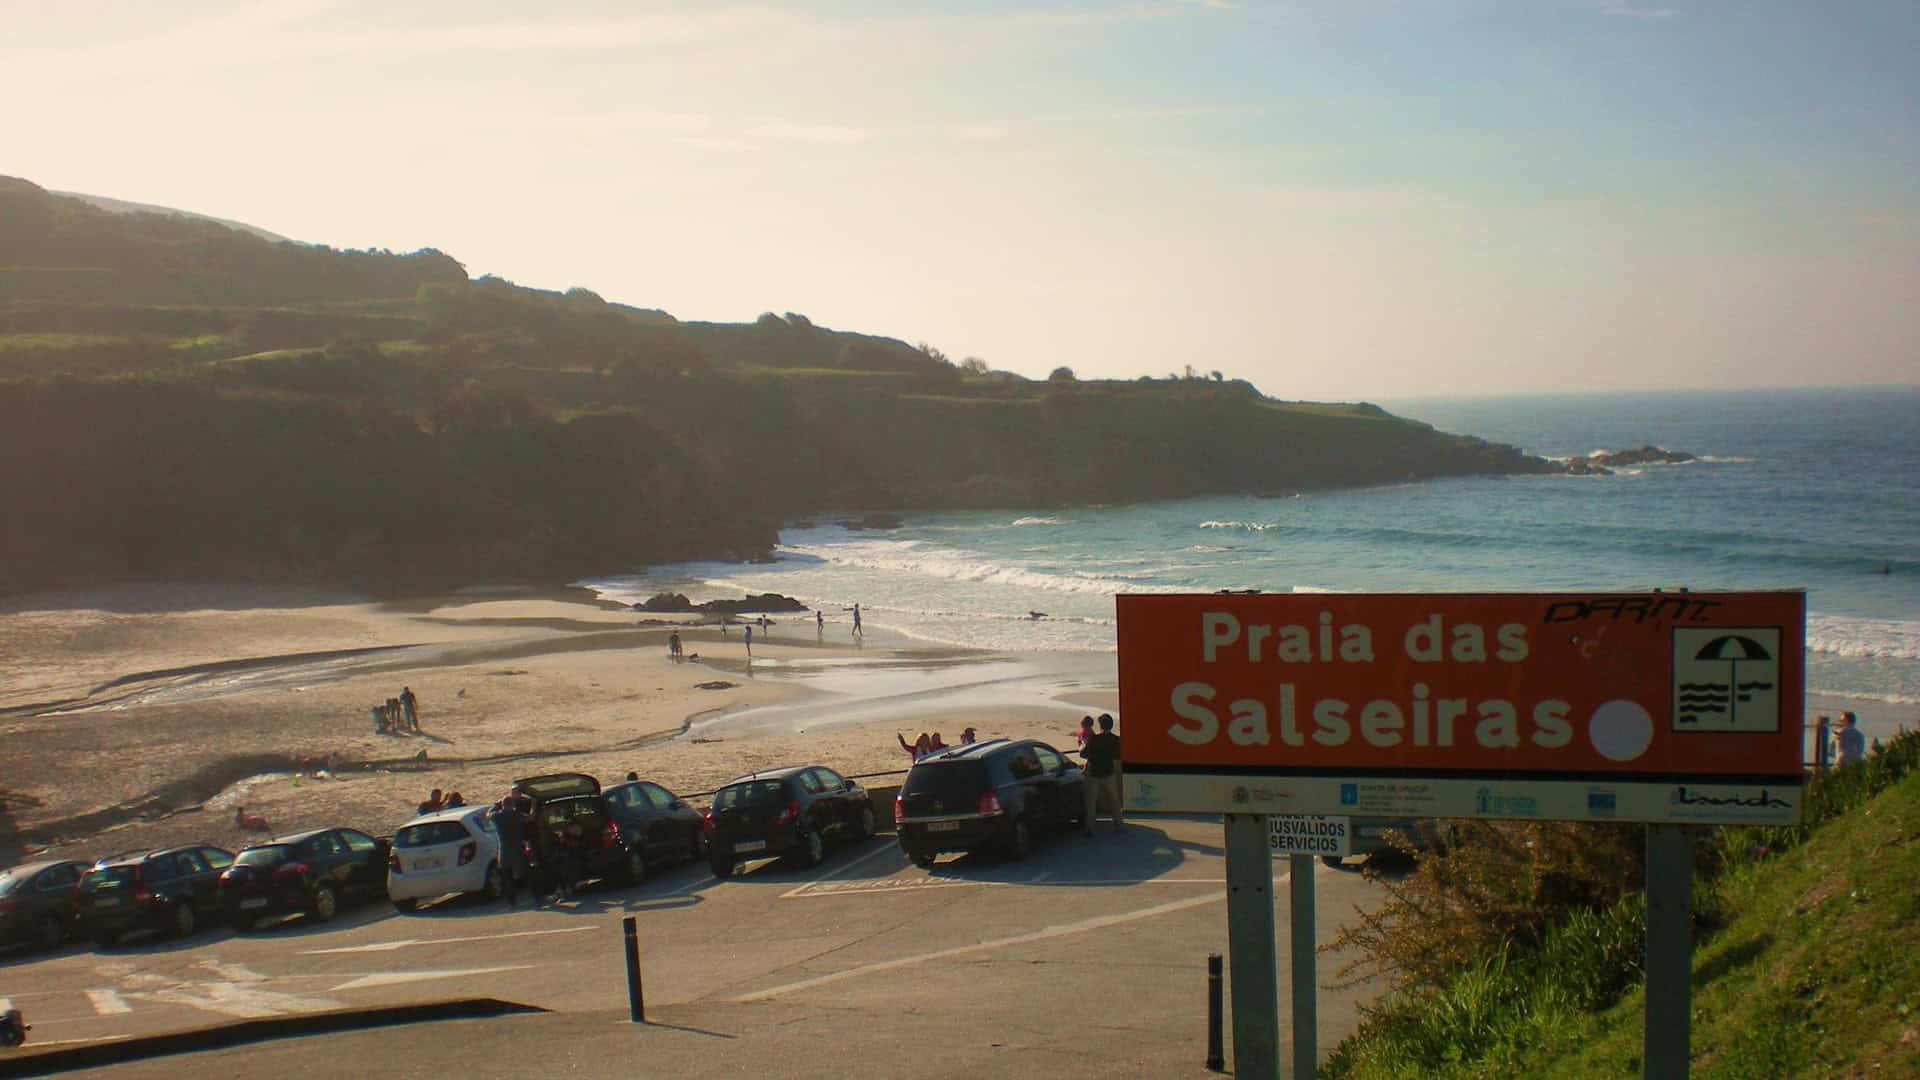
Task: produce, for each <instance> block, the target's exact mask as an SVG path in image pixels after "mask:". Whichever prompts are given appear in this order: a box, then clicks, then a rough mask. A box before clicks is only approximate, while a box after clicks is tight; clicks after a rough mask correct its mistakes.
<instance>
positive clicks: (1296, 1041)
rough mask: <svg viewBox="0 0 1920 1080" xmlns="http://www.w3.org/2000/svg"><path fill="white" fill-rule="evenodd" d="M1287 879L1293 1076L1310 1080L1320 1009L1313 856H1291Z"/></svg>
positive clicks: (1317, 1053) (1314, 1058) (1315, 1050)
mask: <svg viewBox="0 0 1920 1080" xmlns="http://www.w3.org/2000/svg"><path fill="white" fill-rule="evenodd" d="M1292 861H1293V870H1292V872H1291V873H1290V874H1288V875H1287V885H1288V890H1289V892H1290V893H1291V899H1292V901H1293V928H1292V932H1293V1075H1295V1076H1312V1075H1313V1074H1314V1067H1315V1065H1316V1064H1317V1062H1316V1059H1317V1058H1318V1057H1319V1047H1318V1046H1317V1045H1316V1044H1317V1042H1318V1040H1317V1039H1316V1038H1315V1034H1316V1033H1317V1032H1318V1031H1319V1027H1320V1020H1319V1009H1318V1008H1317V1006H1316V1003H1315V1001H1314V979H1313V946H1314V930H1313V856H1311V855H1295V856H1293V859H1292Z"/></svg>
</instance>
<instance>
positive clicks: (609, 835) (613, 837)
mask: <svg viewBox="0 0 1920 1080" xmlns="http://www.w3.org/2000/svg"><path fill="white" fill-rule="evenodd" d="M600 846H601V847H602V848H603V849H604V848H616V847H619V846H620V826H618V825H615V824H614V823H613V821H612V820H611V819H609V820H608V821H607V823H606V824H605V825H603V826H601V828H600ZM463 861H464V860H463Z"/></svg>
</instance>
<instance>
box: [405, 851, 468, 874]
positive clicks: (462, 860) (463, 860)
mask: <svg viewBox="0 0 1920 1080" xmlns="http://www.w3.org/2000/svg"><path fill="white" fill-rule="evenodd" d="M460 861H461V862H466V861H467V860H465V859H461V860H460ZM387 869H389V870H391V871H393V872H394V873H396V874H404V873H406V871H405V870H402V869H400V856H398V855H395V854H394V853H393V852H391V851H389V852H387Z"/></svg>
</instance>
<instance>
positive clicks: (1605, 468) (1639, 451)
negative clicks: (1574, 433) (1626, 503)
mask: <svg viewBox="0 0 1920 1080" xmlns="http://www.w3.org/2000/svg"><path fill="white" fill-rule="evenodd" d="M1693 460H1695V458H1694V456H1693V455H1692V454H1689V453H1687V452H1686V451H1684V450H1666V449H1662V448H1661V447H1658V446H1640V447H1635V448H1634V449H1631V450H1602V451H1600V452H1599V453H1597V454H1586V455H1583V456H1581V457H1576V458H1569V459H1568V460H1567V462H1566V465H1565V469H1566V471H1567V472H1569V473H1571V474H1573V475H1574V476H1612V475H1613V470H1615V469H1618V468H1622V467H1625V466H1628V465H1680V464H1684V463H1686V462H1689V461H1693Z"/></svg>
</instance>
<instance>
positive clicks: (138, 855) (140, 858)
mask: <svg viewBox="0 0 1920 1080" xmlns="http://www.w3.org/2000/svg"><path fill="white" fill-rule="evenodd" d="M219 846H220V845H218V844H209V843H207V842H206V841H204V840H201V841H197V842H195V843H191V844H175V845H173V846H172V847H162V848H153V849H151V850H148V851H139V852H121V853H120V854H118V855H109V856H107V857H106V858H104V859H101V860H100V861H99V862H97V863H94V864H93V865H95V866H97V867H108V866H132V865H133V864H135V863H143V862H146V861H147V860H148V859H158V858H161V857H162V856H166V855H177V854H179V853H180V852H182V851H199V850H200V849H201V848H210V847H219ZM220 850H222V851H225V850H226V849H225V848H220Z"/></svg>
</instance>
